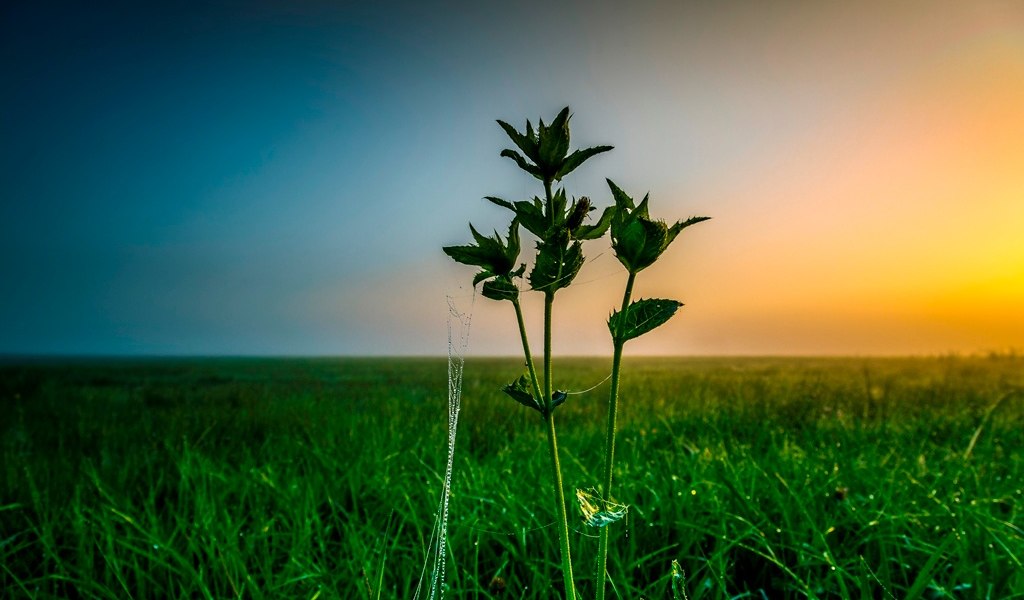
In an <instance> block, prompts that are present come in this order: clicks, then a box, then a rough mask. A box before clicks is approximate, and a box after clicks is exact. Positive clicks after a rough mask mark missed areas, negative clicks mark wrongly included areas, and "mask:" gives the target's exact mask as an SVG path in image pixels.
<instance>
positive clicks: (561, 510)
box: [543, 292, 576, 600]
mask: <svg viewBox="0 0 1024 600" xmlns="http://www.w3.org/2000/svg"><path fill="white" fill-rule="evenodd" d="M554 300H555V294H554V292H545V294H544V398H543V402H545V403H546V404H547V407H548V408H547V410H546V411H545V413H544V421H545V422H546V423H547V426H548V449H549V450H550V451H551V483H552V484H553V485H554V486H555V509H556V510H557V514H558V521H559V522H558V541H559V543H560V545H561V546H562V577H563V578H564V579H565V598H566V600H575V599H576V584H575V580H574V579H573V575H572V554H571V552H570V549H569V514H568V512H567V511H566V508H565V489H564V487H563V485H562V467H561V464H560V463H559V460H558V436H557V435H556V434H555V415H554V412H553V411H552V410H551V406H550V405H551V305H552V304H554Z"/></svg>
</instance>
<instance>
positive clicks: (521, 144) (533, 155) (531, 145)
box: [498, 119, 540, 163]
mask: <svg viewBox="0 0 1024 600" xmlns="http://www.w3.org/2000/svg"><path fill="white" fill-rule="evenodd" d="M498 125H500V126H501V128H502V129H504V130H505V133H506V134H508V137H509V138H511V139H512V142H513V143H514V144H515V145H516V146H517V147H518V148H519V149H520V150H522V151H523V154H525V155H526V156H527V158H529V159H530V160H532V161H533V162H535V163H536V162H538V159H539V158H540V155H539V154H538V153H537V150H538V144H537V140H536V139H535V138H534V134H533V126H532V125H530V122H529V121H527V122H526V135H523V134H521V133H519V131H518V130H517V129H516V128H515V127H513V126H511V125H509V124H508V123H506V122H505V121H502V120H501V119H499V120H498ZM507 152H511V150H508V151H507ZM501 155H502V156H505V153H504V152H502V154H501Z"/></svg>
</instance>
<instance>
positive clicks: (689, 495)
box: [0, 356, 1024, 599]
mask: <svg viewBox="0 0 1024 600" xmlns="http://www.w3.org/2000/svg"><path fill="white" fill-rule="evenodd" d="M609 368H610V363H609V362H608V361H604V360H592V359H587V360H583V359H579V360H566V361H561V362H559V361H556V362H555V375H556V385H557V386H559V387H562V388H564V389H570V390H578V389H584V388H587V387H590V386H591V385H593V384H595V383H597V382H598V381H601V380H602V379H603V378H604V377H605V376H606V375H607V373H608V370H609ZM521 370H522V365H521V363H518V362H516V361H513V360H470V361H469V362H468V363H467V365H466V373H465V385H464V393H463V412H462V416H461V418H460V432H459V439H458V449H457V455H456V463H455V476H454V480H453V486H452V494H453V495H452V504H451V518H452V521H451V527H450V538H449V539H450V551H451V554H450V556H449V559H448V560H449V563H448V564H449V567H448V578H447V579H448V584H449V590H448V593H447V596H446V597H449V598H491V597H500V598H551V597H559V596H560V595H561V593H560V590H561V581H560V577H561V570H560V566H559V563H558V560H559V559H558V552H557V549H558V540H557V536H556V534H555V529H554V527H553V525H552V524H553V522H554V515H553V514H552V509H551V506H550V504H551V503H550V497H551V496H550V490H549V489H548V488H547V486H548V485H549V484H548V481H549V477H547V475H548V470H549V465H548V462H547V461H548V457H547V453H546V451H545V440H544V432H543V429H542V428H538V427H536V423H535V421H536V415H533V414H532V413H529V411H528V410H527V409H525V408H523V407H521V406H519V405H518V404H515V403H514V402H512V401H511V400H510V399H508V398H507V397H505V396H504V395H503V394H501V393H500V391H499V390H500V388H501V386H502V385H504V384H505V383H507V382H508V381H509V380H511V379H513V378H514V377H515V376H517V375H518V374H519V373H520V371H521ZM1022 385H1024V358H1021V357H1017V356H997V357H990V358H935V359H627V360H626V365H625V368H624V377H623V381H622V390H621V404H620V410H621V412H620V418H619V423H620V434H619V438H618V460H617V462H616V473H615V480H616V482H617V484H616V496H617V499H618V500H619V501H622V502H624V503H626V504H629V505H630V512H629V516H628V521H627V522H626V523H625V524H623V523H620V524H619V525H618V526H617V527H616V528H615V530H613V531H612V544H611V555H610V559H609V571H610V573H611V586H612V587H611V589H610V595H611V596H612V597H622V598H630V599H636V598H640V597H646V598H666V597H669V591H668V590H669V586H670V578H671V573H672V570H671V563H672V560H674V559H675V560H678V561H679V562H680V564H681V566H682V568H683V571H684V572H685V576H686V589H687V593H688V595H689V597H690V598H691V599H698V598H745V597H746V598H763V597H767V598H805V597H812V598H858V599H859V598H901V599H902V598H1013V597H1024V565H1022V561H1024V530H1022V526H1024V525H1022V524H1024V510H1022V508H1024V495H1022V494H1024V491H1022V490H1024V467H1022V458H1024V433H1022V432H1024V397H1022V394H1020V393H1016V392H1015V390H1018V389H1020V387H1021V386H1022ZM607 388H608V384H607V383H605V384H604V385H602V386H601V387H599V388H597V389H596V390H594V391H592V392H590V393H587V394H582V395H572V396H570V397H569V400H568V402H567V403H566V404H565V405H564V406H563V407H561V408H559V410H558V415H559V423H560V426H561V431H560V438H561V439H560V445H561V449H562V464H563V469H564V476H565V480H566V484H567V486H568V487H569V490H568V491H569V492H571V490H572V489H573V488H575V487H593V486H596V485H598V484H599V478H600V477H601V474H600V469H601V460H602V459H601V457H602V454H601V453H602V449H603V441H604V415H605V411H606V402H607V393H608V389H607ZM1000 399H1002V402H1001V403H1000ZM0 402H2V404H0V408H2V414H3V415H4V416H3V417H2V418H0V434H2V448H0V452H2V463H0V589H2V590H3V592H2V597H4V598H55V597H59V598H126V597H135V598H153V597H178V598H181V597H188V598H228V597H244V598H314V597H316V598H376V597H377V593H378V592H380V597H381V598H410V597H412V595H413V592H414V590H415V587H416V583H417V581H418V579H419V576H420V571H421V567H422V564H423V560H424V556H425V553H426V548H427V544H428V541H429V536H430V531H431V525H432V523H433V520H434V512H435V510H436V507H437V501H438V495H439V493H440V489H441V474H442V473H443V468H444V452H445V443H446V430H445V427H446V408H445V406H446V402H447V399H446V381H445V363H444V362H443V361H442V360H434V359H399V360H385V359H373V360H370V359H365V360H359V359H337V360H329V359H322V360H269V359H268V360H255V359H252V360H249V359H244V360H243V359H237V360H236V359H206V360H199V359H196V360H138V361H120V362H118V361H110V360H107V361H82V360H80V361H64V362H53V361H49V362H47V361H35V362H31V361H29V362H25V361H22V362H16V361H8V362H7V363H4V364H3V365H0ZM997 403H998V404H997ZM993 407H995V408H993ZM528 413H529V414H528ZM972 440H973V444H972ZM569 495H570V496H571V493H570V494H569ZM574 514H576V513H574ZM577 523H579V521H578V519H577ZM576 529H577V531H576V532H573V534H572V535H573V556H574V559H575V560H576V576H577V577H578V579H579V581H578V585H579V587H580V590H581V592H582V593H583V597H591V596H592V595H593V568H592V564H593V561H594V559H595V556H596V553H597V540H596V535H595V534H596V532H595V531H593V530H587V529H586V528H585V526H584V525H582V524H577V526H576ZM381 573H383V589H382V590H380V589H378V585H377V581H378V577H379V576H380V574H381Z"/></svg>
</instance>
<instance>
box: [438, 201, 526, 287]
mask: <svg viewBox="0 0 1024 600" xmlns="http://www.w3.org/2000/svg"><path fill="white" fill-rule="evenodd" d="M469 230H470V232H472V234H473V240H474V241H475V243H474V244H467V245H465V246H445V247H443V248H442V250H443V251H444V253H445V254H447V255H448V256H450V257H452V258H453V259H454V260H455V261H457V262H460V263H462V264H464V265H471V266H477V267H480V268H481V270H480V272H479V273H477V274H476V275H475V276H474V277H473V285H474V286H475V285H476V284H478V283H480V282H481V281H486V283H484V288H483V295H484V296H485V297H487V298H491V299H493V300H512V299H515V298H517V297H518V296H519V287H518V286H517V285H516V284H515V282H514V281H513V278H514V277H522V275H523V272H524V271H525V269H526V265H525V264H523V265H519V267H518V268H516V262H517V261H518V260H519V249H520V242H519V221H518V220H517V219H512V223H511V224H510V225H509V228H508V237H507V240H508V241H507V242H505V241H503V240H502V239H501V235H500V234H498V232H497V231H495V232H494V235H493V236H485V235H482V234H481V233H480V232H479V231H477V230H476V228H475V227H473V224H472V223H470V225H469ZM488 280H489V281H488Z"/></svg>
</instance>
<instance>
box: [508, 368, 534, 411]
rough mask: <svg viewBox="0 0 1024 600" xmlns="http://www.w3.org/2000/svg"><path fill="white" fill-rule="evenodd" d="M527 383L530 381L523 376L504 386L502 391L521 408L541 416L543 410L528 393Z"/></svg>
mask: <svg viewBox="0 0 1024 600" xmlns="http://www.w3.org/2000/svg"><path fill="white" fill-rule="evenodd" d="M529 382H530V380H529V379H528V378H527V376H526V375H525V374H523V375H520V376H519V378H518V379H516V380H515V381H513V382H512V383H510V384H508V385H506V386H505V387H504V388H503V389H502V391H503V392H505V393H506V394H508V395H509V396H510V397H511V398H512V399H513V400H515V401H516V402H518V403H520V404H522V405H523V406H526V407H529V408H532V409H533V410H535V411H537V412H539V413H542V414H543V413H544V409H543V408H542V407H541V405H540V404H538V403H537V401H536V400H535V399H534V397H533V394H531V393H530V389H529V387H528V385H529Z"/></svg>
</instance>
